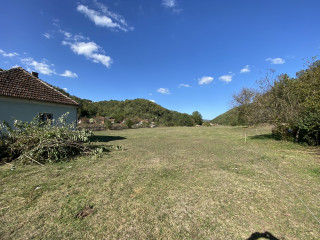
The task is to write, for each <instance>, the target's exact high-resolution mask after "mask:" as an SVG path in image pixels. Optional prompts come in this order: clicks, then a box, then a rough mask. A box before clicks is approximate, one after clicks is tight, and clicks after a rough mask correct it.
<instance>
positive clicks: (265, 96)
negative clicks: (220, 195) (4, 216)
mask: <svg viewBox="0 0 320 240" xmlns="http://www.w3.org/2000/svg"><path fill="white" fill-rule="evenodd" d="M258 85H259V90H248V89H245V88H244V89H242V91H241V92H240V93H239V94H236V95H234V96H233V99H234V102H235V106H236V108H234V109H232V115H231V111H230V112H229V113H228V117H229V119H228V120H227V121H225V122H228V123H231V122H234V123H236V124H249V125H250V124H258V123H270V124H273V125H274V130H273V134H274V135H275V136H277V137H278V138H280V139H284V140H293V141H297V142H306V143H308V144H309V145H319V144H320V133H319V132H320V61H316V62H314V63H311V64H310V63H309V65H308V68H307V69H306V70H302V71H300V72H298V73H297V74H296V78H290V77H289V76H288V75H287V74H281V75H279V76H276V77H274V71H273V70H271V71H270V73H268V74H267V75H266V77H265V78H264V79H261V80H260V81H258ZM234 113H236V114H234ZM219 118H220V119H221V118H224V120H226V116H223V115H222V116H219ZM215 121H217V120H216V119H215Z"/></svg>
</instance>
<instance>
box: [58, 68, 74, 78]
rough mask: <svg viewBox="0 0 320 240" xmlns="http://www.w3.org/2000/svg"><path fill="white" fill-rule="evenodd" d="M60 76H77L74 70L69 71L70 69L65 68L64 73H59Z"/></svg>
mask: <svg viewBox="0 0 320 240" xmlns="http://www.w3.org/2000/svg"><path fill="white" fill-rule="evenodd" d="M60 76H62V77H68V78H77V77H78V75H77V74H76V73H74V72H71V71H70V70H65V71H64V73H62V74H60Z"/></svg>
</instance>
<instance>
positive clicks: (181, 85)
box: [179, 83, 190, 88]
mask: <svg viewBox="0 0 320 240" xmlns="http://www.w3.org/2000/svg"><path fill="white" fill-rule="evenodd" d="M181 87H186V88H188V87H190V85H189V84H184V83H181V84H180V85H179V88H181Z"/></svg>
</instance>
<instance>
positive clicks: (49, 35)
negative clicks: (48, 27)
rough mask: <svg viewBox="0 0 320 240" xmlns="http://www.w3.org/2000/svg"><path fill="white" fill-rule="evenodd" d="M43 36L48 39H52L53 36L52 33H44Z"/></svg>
mask: <svg viewBox="0 0 320 240" xmlns="http://www.w3.org/2000/svg"><path fill="white" fill-rule="evenodd" d="M42 36H44V37H45V38H46V39H51V38H52V35H51V34H50V33H44V34H42Z"/></svg>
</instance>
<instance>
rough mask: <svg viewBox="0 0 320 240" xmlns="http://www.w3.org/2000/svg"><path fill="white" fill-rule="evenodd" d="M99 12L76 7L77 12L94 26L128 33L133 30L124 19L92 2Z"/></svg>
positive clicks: (100, 4)
mask: <svg viewBox="0 0 320 240" xmlns="http://www.w3.org/2000/svg"><path fill="white" fill-rule="evenodd" d="M94 3H95V5H96V6H97V8H99V11H96V10H93V9H90V8H89V7H88V6H86V5H82V4H80V5H78V6H77V11H78V12H80V13H82V14H84V15H85V16H86V17H88V18H89V19H90V20H91V21H92V22H94V24H95V25H97V26H100V27H107V28H110V29H115V30H122V31H125V32H127V31H129V30H133V27H130V26H129V25H128V23H127V22H126V20H125V19H124V17H122V16H121V15H119V14H117V13H114V12H111V11H109V10H108V7H107V6H105V5H104V4H102V3H99V2H98V1H94Z"/></svg>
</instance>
